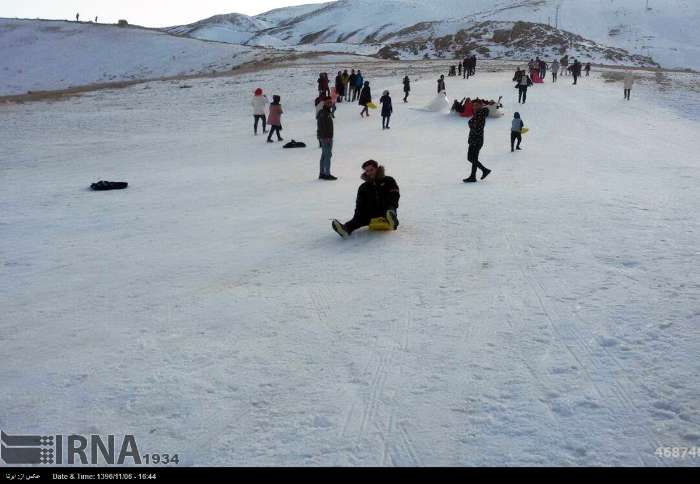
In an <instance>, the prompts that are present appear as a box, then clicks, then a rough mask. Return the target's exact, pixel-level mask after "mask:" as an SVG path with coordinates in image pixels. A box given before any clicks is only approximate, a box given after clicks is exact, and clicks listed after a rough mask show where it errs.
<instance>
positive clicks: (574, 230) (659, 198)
mask: <svg viewBox="0 0 700 484" xmlns="http://www.w3.org/2000/svg"><path fill="white" fill-rule="evenodd" d="M407 66H408V64H383V65H381V64H374V65H372V66H368V69H367V74H368V75H369V76H370V80H371V81H372V85H373V92H374V95H375V98H378V95H379V94H380V92H381V90H382V89H384V88H388V89H390V90H391V91H392V94H393V96H394V104H395V111H396V112H395V116H394V119H393V122H392V130H391V131H390V132H382V131H381V129H380V125H381V123H380V118H379V117H378V116H376V113H373V116H372V118H371V119H369V120H362V119H360V116H359V108H358V107H357V106H356V105H351V106H348V105H341V106H340V107H339V110H338V112H337V118H336V133H337V137H336V146H335V155H334V158H333V172H334V173H335V174H336V175H338V176H339V177H340V180H339V181H337V182H335V183H328V182H319V181H317V180H316V176H317V174H318V157H319V151H318V149H317V148H316V146H315V145H314V136H315V123H314V118H313V114H312V99H313V97H314V86H315V79H316V75H315V72H316V71H317V70H318V66H313V67H311V68H310V67H308V66H303V65H300V66H297V67H289V68H285V69H283V70H276V71H263V72H260V73H252V74H245V75H241V76H236V77H231V78H216V79H202V80H199V81H188V84H190V85H192V86H193V87H192V88H191V89H179V88H178V84H177V83H175V82H154V83H150V84H148V85H139V86H133V87H131V88H128V89H125V90H118V91H98V92H94V93H91V94H88V95H84V96H82V97H78V98H72V99H70V100H68V101H65V102H59V103H29V104H17V105H15V104H5V105H0V120H1V121H0V122H1V123H2V125H3V129H2V130H0V185H1V190H0V206H2V208H3V210H2V218H1V219H0V306H1V307H2V309H3V310H2V313H1V315H0V342H1V344H2V349H3V364H2V366H0V382H2V388H3V391H2V392H0V408H1V409H2V410H1V411H0V428H2V429H3V430H5V431H6V432H9V433H25V432H42V433H46V432H49V433H53V432H55V433H60V432H63V433H69V432H75V433H98V434H124V433H133V434H135V435H136V438H137V440H138V442H139V446H140V448H141V449H142V450H143V451H150V452H156V451H158V452H170V453H174V452H177V453H179V454H180V458H181V461H182V463H184V464H188V465H242V464H245V465H380V464H381V465H501V464H507V465H590V464H592V465H597V464H604V465H640V464H641V465H649V466H664V465H691V466H697V465H698V464H700V459H692V458H688V459H685V460H681V459H664V458H659V457H657V456H655V455H654V452H655V450H656V449H657V447H660V446H678V447H698V446H700V404H699V402H700V384H699V382H698V374H699V373H698V372H699V370H700V360H698V358H697V355H698V353H700V329H699V326H700V325H699V323H700V276H698V267H699V264H700V250H699V249H698V240H700V219H699V217H698V213H699V212H700V184H699V183H698V182H699V181H700V167H699V165H698V161H697V156H696V155H697V150H696V141H697V133H698V128H699V127H700V125H699V123H700V121H699V120H697V119H691V118H690V117H689V114H688V112H687V111H684V110H678V109H674V106H673V103H671V102H668V97H664V96H667V94H665V93H663V92H661V93H660V92H658V91H657V86H656V85H655V83H654V82H653V80H652V82H649V83H642V84H640V85H638V86H637V87H636V88H635V90H634V91H633V100H632V101H631V102H624V101H623V100H622V87H621V85H620V84H619V83H606V82H603V79H602V78H600V77H598V74H596V75H595V76H594V77H592V78H590V79H584V80H583V82H582V84H581V85H580V86H578V87H576V88H574V87H572V86H570V85H569V81H568V80H566V81H563V82H561V83H560V84H558V85H551V84H546V85H543V86H536V87H534V88H533V89H532V90H531V91H530V94H529V96H530V100H529V102H528V104H527V105H526V106H523V107H520V108H518V105H517V103H516V97H515V95H516V91H515V90H514V89H513V88H512V83H511V82H510V79H511V77H512V72H511V71H510V70H508V71H504V72H490V73H481V74H480V75H479V76H478V77H477V78H476V79H472V80H469V81H463V80H461V79H460V80H453V79H448V81H447V82H448V91H449V93H450V94H451V95H452V96H457V95H459V96H460V97H461V96H467V95H470V96H481V97H497V96H498V95H501V94H503V95H504V96H505V98H504V99H505V102H506V107H507V109H508V111H509V115H508V116H507V117H506V118H503V119H496V120H491V121H489V122H488V125H487V129H486V140H487V141H486V146H485V148H484V150H483V156H482V159H483V162H484V163H485V164H486V165H487V166H489V167H491V168H492V169H493V170H494V173H493V175H492V176H491V177H490V178H489V179H488V180H487V181H486V182H484V183H478V184H476V185H474V186H467V185H464V184H463V183H461V179H462V178H463V177H464V176H465V175H466V173H467V166H466V159H465V158H466V156H465V151H466V144H465V143H466V129H465V120H463V119H460V118H457V117H451V116H449V115H439V114H434V113H426V112H422V111H419V110H415V109H413V108H415V107H416V106H420V105H423V104H426V103H427V102H428V101H429V100H430V99H431V98H432V97H433V95H434V88H435V78H436V77H437V72H432V73H428V72H427V71H428V70H429V69H430V67H431V66H434V64H423V65H418V64H413V66H414V69H417V70H420V72H421V74H420V78H421V79H420V80H419V81H417V82H415V83H414V92H413V95H412V97H411V98H410V100H411V103H410V104H409V105H404V104H402V103H401V102H400V95H399V91H400V80H401V78H402V77H403V75H404V73H405V69H406V68H407ZM343 67H345V66H343ZM347 67H351V66H347ZM327 70H328V71H329V72H334V71H335V70H336V69H335V68H334V66H330V67H328V69H327ZM258 86H261V87H263V88H265V89H266V91H267V92H268V93H279V94H281V95H282V98H283V104H284V108H285V111H286V114H285V116H284V125H285V130H284V131H283V135H284V136H285V138H286V139H288V140H289V139H292V138H295V139H297V140H299V139H301V140H305V141H306V142H307V143H308V144H309V147H308V148H307V149H303V150H291V151H288V150H282V149H281V146H280V145H279V144H273V145H268V144H266V143H265V142H264V139H263V138H262V137H258V138H255V137H253V136H252V127H251V124H252V119H251V116H249V104H248V103H249V95H250V93H252V91H253V89H254V88H255V87H258ZM293 96H296V97H293ZM674 96H675V94H674ZM677 97H678V98H682V99H684V100H685V101H686V102H687V103H693V102H695V103H696V104H697V100H698V94H697V92H691V91H683V92H682V93H681V94H679V95H678V96H677ZM515 109H519V111H520V112H521V113H522V115H523V118H524V120H525V123H526V125H528V126H529V127H530V128H531V131H530V133H528V134H527V135H526V137H525V140H524V151H523V152H521V153H517V154H511V153H510V150H509V149H508V148H509V147H508V146H507V145H508V136H509V127H510V118H511V116H510V113H512V111H513V110H515ZM370 157H372V158H375V159H377V160H380V161H381V162H382V163H384V164H385V165H386V167H387V170H388V172H389V173H390V174H391V175H393V176H395V177H396V178H397V180H398V182H399V184H400V186H401V189H402V200H401V208H400V210H399V217H400V219H401V224H402V225H401V229H400V230H399V231H398V232H396V233H384V234H376V233H367V232H358V233H356V234H355V235H354V236H353V238H352V239H350V240H346V241H343V240H340V239H339V238H338V237H337V236H336V234H335V233H333V232H332V231H331V229H330V219H331V218H334V217H338V218H341V219H343V220H344V219H347V218H349V217H350V216H351V214H352V209H353V203H354V196H355V190H356V189H357V186H358V184H359V182H360V180H359V174H360V170H359V165H360V164H361V162H363V161H364V160H366V159H368V158H370ZM100 179H108V180H126V181H128V182H129V183H130V187H129V189H128V190H125V191H121V192H110V193H93V192H90V191H89V190H87V187H88V185H89V184H90V183H91V182H94V181H97V180H100Z"/></svg>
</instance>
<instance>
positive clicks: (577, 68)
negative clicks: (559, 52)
mask: <svg viewBox="0 0 700 484" xmlns="http://www.w3.org/2000/svg"><path fill="white" fill-rule="evenodd" d="M571 75H572V76H574V86H575V85H576V84H578V78H579V77H581V63H580V62H579V61H578V59H575V60H574V65H572V66H571Z"/></svg>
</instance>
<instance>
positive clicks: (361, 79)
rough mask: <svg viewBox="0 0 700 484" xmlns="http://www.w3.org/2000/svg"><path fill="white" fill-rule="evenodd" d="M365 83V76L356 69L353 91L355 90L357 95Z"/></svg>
mask: <svg viewBox="0 0 700 484" xmlns="http://www.w3.org/2000/svg"><path fill="white" fill-rule="evenodd" d="M364 85H365V78H364V77H363V76H362V71H360V70H359V69H358V71H357V76H356V77H355V92H357V96H358V97H359V96H360V92H361V91H362V88H363V87H364Z"/></svg>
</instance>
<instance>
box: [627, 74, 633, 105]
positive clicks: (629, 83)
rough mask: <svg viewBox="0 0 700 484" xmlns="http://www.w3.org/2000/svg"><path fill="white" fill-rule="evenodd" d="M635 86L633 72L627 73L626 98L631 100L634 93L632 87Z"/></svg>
mask: <svg viewBox="0 0 700 484" xmlns="http://www.w3.org/2000/svg"><path fill="white" fill-rule="evenodd" d="M633 86H634V76H632V73H631V72H627V73H625V99H626V100H627V101H629V100H630V95H631V94H632V87H633Z"/></svg>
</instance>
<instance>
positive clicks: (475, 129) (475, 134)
mask: <svg viewBox="0 0 700 484" xmlns="http://www.w3.org/2000/svg"><path fill="white" fill-rule="evenodd" d="M488 115H489V109H488V108H485V107H484V105H483V104H482V103H480V102H475V103H474V116H473V117H472V119H470V120H469V141H468V142H469V151H468V153H467V160H469V162H470V163H471V164H472V173H471V175H470V176H469V178H465V179H464V180H462V181H463V182H464V183H476V171H477V169H479V170H481V179H482V180H483V179H484V178H486V177H487V176H489V175H490V174H491V170H489V169H488V168H486V167H485V166H484V165H482V164H481V162H480V161H479V152H480V151H481V148H482V147H483V146H484V128H485V126H486V118H487V117H488Z"/></svg>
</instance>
